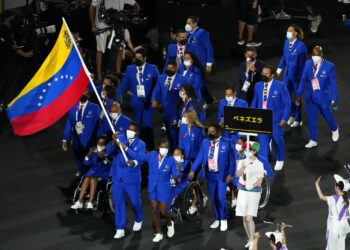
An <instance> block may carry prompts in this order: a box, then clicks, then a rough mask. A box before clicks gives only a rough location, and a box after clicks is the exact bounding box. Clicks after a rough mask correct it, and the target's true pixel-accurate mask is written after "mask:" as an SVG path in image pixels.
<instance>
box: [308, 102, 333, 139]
mask: <svg viewBox="0 0 350 250" xmlns="http://www.w3.org/2000/svg"><path fill="white" fill-rule="evenodd" d="M318 111H320V113H321V115H322V117H323V118H324V119H325V120H326V122H327V124H328V126H329V127H330V129H331V131H336V130H337V129H338V126H337V124H336V123H335V120H334V116H333V113H332V111H331V106H330V104H329V102H325V103H322V104H318V103H315V102H314V101H313V100H312V97H310V98H309V99H308V100H307V101H306V115H307V119H308V122H309V139H310V140H313V141H316V142H317V116H318Z"/></svg>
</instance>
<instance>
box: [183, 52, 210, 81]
mask: <svg viewBox="0 0 350 250" xmlns="http://www.w3.org/2000/svg"><path fill="white" fill-rule="evenodd" d="M186 54H188V55H190V57H191V58H192V61H193V66H195V67H197V68H198V69H199V70H200V72H201V76H202V79H203V81H205V82H206V81H207V71H206V70H205V68H204V66H203V64H202V62H201V60H200V59H199V57H198V56H197V55H196V54H195V53H193V52H192V51H186V52H185V55H186Z"/></svg>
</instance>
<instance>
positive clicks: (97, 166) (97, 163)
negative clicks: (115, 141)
mask: <svg viewBox="0 0 350 250" xmlns="http://www.w3.org/2000/svg"><path fill="white" fill-rule="evenodd" d="M94 149H96V148H94ZM104 153H105V154H106V152H104ZM110 163H111V162H110V161H109V160H108V159H107V162H106V161H102V160H99V159H98V153H93V154H92V155H91V156H90V157H89V159H88V160H86V159H85V158H84V165H86V166H91V169H90V170H93V171H94V172H95V173H96V174H97V175H99V174H103V173H106V175H108V173H109V171H110V169H109V167H110ZM90 170H89V171H90Z"/></svg>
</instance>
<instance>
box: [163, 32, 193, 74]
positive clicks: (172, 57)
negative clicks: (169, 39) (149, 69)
mask: <svg viewBox="0 0 350 250" xmlns="http://www.w3.org/2000/svg"><path fill="white" fill-rule="evenodd" d="M176 41H177V43H175V44H170V45H169V46H168V51H167V56H166V60H165V64H164V69H163V74H164V73H165V71H166V70H167V66H168V63H169V62H170V61H175V62H176V64H177V67H178V66H180V64H181V63H183V62H184V55H185V52H186V51H193V52H195V53H196V47H195V46H194V45H192V44H187V41H188V40H187V36H186V31H184V30H182V29H179V30H178V31H176Z"/></svg>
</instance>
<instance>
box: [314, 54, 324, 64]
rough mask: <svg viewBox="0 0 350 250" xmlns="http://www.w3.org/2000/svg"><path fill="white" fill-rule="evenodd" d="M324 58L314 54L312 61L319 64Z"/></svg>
mask: <svg viewBox="0 0 350 250" xmlns="http://www.w3.org/2000/svg"><path fill="white" fill-rule="evenodd" d="M321 60H322V57H320V56H312V61H313V62H314V64H315V65H316V64H319V63H320V62H321Z"/></svg>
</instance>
